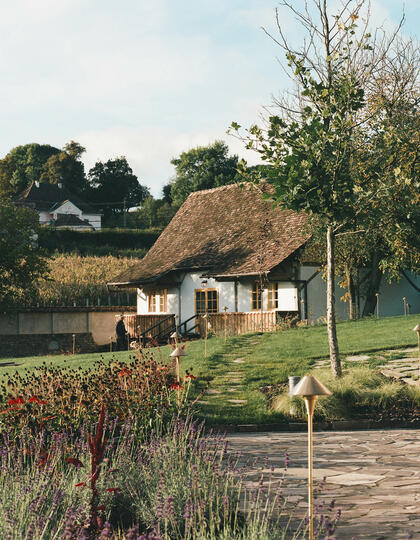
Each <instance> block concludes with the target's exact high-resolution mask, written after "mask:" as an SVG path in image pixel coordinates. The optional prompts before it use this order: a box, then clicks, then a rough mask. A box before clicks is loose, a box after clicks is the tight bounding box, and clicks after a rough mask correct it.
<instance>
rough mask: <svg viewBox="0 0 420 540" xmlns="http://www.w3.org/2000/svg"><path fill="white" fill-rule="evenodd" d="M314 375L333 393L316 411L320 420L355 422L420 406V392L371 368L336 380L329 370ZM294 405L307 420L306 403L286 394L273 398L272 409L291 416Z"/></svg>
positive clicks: (356, 370)
mask: <svg viewBox="0 0 420 540" xmlns="http://www.w3.org/2000/svg"><path fill="white" fill-rule="evenodd" d="M315 374H316V376H317V377H318V378H319V379H320V380H321V381H322V382H323V383H324V384H325V385H326V386H327V387H328V388H329V389H330V390H331V392H332V395H331V396H327V397H323V398H321V399H319V400H318V402H317V406H316V408H315V419H318V420H340V419H354V418H357V417H359V418H360V417H361V416H365V415H366V414H367V413H368V414H369V415H371V416H372V415H375V414H376V413H378V414H380V415H383V416H384V417H387V416H391V415H392V414H396V411H398V410H400V409H410V408H413V406H414V405H417V406H418V405H419V404H420V391H418V390H416V389H414V388H412V387H409V386H408V385H405V384H403V383H401V382H399V381H392V380H390V379H388V378H386V377H385V376H383V375H382V374H380V373H378V372H376V371H374V370H371V369H369V368H363V367H360V368H352V369H349V370H347V372H345V373H344V376H343V377H342V378H340V379H335V378H333V377H332V375H331V373H330V371H329V370H316V373H315ZM291 402H293V408H294V409H295V411H296V416H297V417H300V418H305V417H306V412H305V404H304V401H303V400H302V399H300V398H292V399H290V398H289V396H288V394H286V393H282V394H280V395H278V396H276V397H275V398H274V399H273V402H272V408H273V409H274V410H276V411H281V412H284V414H289V410H290V405H291ZM381 417H382V416H381Z"/></svg>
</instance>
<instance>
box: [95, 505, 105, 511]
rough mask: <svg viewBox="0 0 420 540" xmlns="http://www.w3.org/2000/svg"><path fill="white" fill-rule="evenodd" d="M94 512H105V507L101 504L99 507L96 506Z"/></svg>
mask: <svg viewBox="0 0 420 540" xmlns="http://www.w3.org/2000/svg"><path fill="white" fill-rule="evenodd" d="M96 510H105V506H104V505H103V504H101V505H100V506H98V507H97V508H96Z"/></svg>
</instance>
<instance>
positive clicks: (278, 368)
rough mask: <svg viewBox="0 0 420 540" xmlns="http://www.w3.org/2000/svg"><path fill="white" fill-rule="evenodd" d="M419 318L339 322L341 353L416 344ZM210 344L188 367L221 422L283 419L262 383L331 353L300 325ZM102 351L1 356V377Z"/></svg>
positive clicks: (108, 357)
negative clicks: (416, 329)
mask: <svg viewBox="0 0 420 540" xmlns="http://www.w3.org/2000/svg"><path fill="white" fill-rule="evenodd" d="M418 322H419V316H418V315H411V316H408V317H393V318H386V319H374V318H372V319H364V320H361V321H348V322H341V323H339V324H338V326H337V330H338V339H339V346H340V354H341V356H342V358H343V359H344V357H345V356H347V355H353V354H360V353H365V352H372V351H381V350H388V349H394V348H401V347H409V346H414V345H415V344H416V342H417V335H416V333H415V332H413V330H412V329H413V327H414V326H415V324H417V323H418ZM207 349H208V354H207V357H206V358H205V357H204V341H203V340H197V341H193V342H191V343H189V344H188V346H187V353H188V356H186V357H184V358H183V359H182V367H183V370H184V371H185V370H186V369H188V370H190V371H191V370H192V373H193V374H194V375H195V376H196V377H197V383H196V387H197V390H196V396H197V397H199V401H198V403H197V408H198V411H197V412H198V415H199V416H201V417H202V418H205V419H206V420H207V421H208V422H209V423H216V424H244V423H272V422H279V421H284V420H285V416H284V415H283V413H281V412H275V411H273V410H271V409H270V408H269V407H268V401H267V399H266V397H265V395H264V394H263V393H262V392H261V388H262V387H265V386H267V385H272V384H279V383H283V382H286V381H287V378H288V377H289V376H290V375H298V376H302V375H305V374H307V373H308V372H310V371H311V368H312V366H313V364H314V363H315V361H316V360H318V359H322V358H327V357H328V339H327V329H326V326H316V327H308V328H297V329H291V330H284V331H280V332H270V333H265V334H248V335H243V336H235V337H230V338H228V339H227V340H226V341H224V339H223V338H219V337H212V338H211V339H209V340H208V342H207ZM170 352H171V350H170V348H169V347H168V346H165V347H161V348H159V349H157V350H156V354H157V355H159V356H160V357H161V358H162V359H164V360H166V359H168V357H169V354H170ZM130 354H132V353H128V352H126V351H124V352H117V353H105V354H102V357H103V358H104V359H105V361H112V358H118V360H121V361H124V360H128V358H129V357H130ZM100 356H101V355H99V354H86V355H74V356H71V355H70V356H49V357H30V358H16V359H10V358H5V359H2V360H0V376H1V375H4V374H7V373H10V371H15V370H18V371H20V370H22V369H25V368H28V369H36V368H37V367H38V366H39V365H40V364H41V363H42V362H43V361H46V362H52V363H53V364H54V365H62V366H67V367H72V368H78V367H79V366H80V367H91V366H92V364H93V363H94V362H95V360H97V359H98V358H99V357H100ZM10 363H13V364H14V365H10ZM355 367H356V366H355ZM372 367H373V366H372ZM207 387H208V388H207ZM200 392H203V395H201V396H200V395H199V393H200Z"/></svg>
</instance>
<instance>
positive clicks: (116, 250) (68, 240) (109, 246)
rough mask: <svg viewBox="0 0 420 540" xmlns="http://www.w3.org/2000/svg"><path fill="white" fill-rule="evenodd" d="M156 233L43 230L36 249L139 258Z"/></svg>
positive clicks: (157, 233) (108, 230) (158, 232)
mask: <svg viewBox="0 0 420 540" xmlns="http://www.w3.org/2000/svg"><path fill="white" fill-rule="evenodd" d="M160 233H161V230H160V229H102V230H100V231H74V230H71V229H62V230H57V229H53V228H50V227H43V228H41V230H40V233H39V246H40V247H41V248H43V249H45V250H46V251H47V252H49V253H54V252H59V253H70V252H78V253H80V254H81V255H107V254H110V255H121V256H143V255H144V254H145V253H146V252H147V250H149V249H150V248H151V247H152V245H153V244H154V243H155V242H156V240H157V238H158V236H159V235H160Z"/></svg>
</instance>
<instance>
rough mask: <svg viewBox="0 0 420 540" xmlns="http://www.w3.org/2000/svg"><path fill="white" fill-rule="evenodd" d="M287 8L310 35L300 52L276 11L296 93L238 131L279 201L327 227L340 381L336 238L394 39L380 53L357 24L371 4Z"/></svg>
mask: <svg viewBox="0 0 420 540" xmlns="http://www.w3.org/2000/svg"><path fill="white" fill-rule="evenodd" d="M281 5H282V7H283V8H285V9H287V10H289V11H290V12H291V13H292V14H293V15H294V16H295V17H296V19H297V20H298V21H299V22H300V24H301V25H302V27H303V31H304V33H305V38H304V40H303V43H302V45H301V46H300V47H297V48H296V47H294V46H292V45H291V43H290V41H289V40H288V38H287V36H286V33H285V29H284V28H283V26H282V24H281V20H282V19H281V15H280V12H279V10H276V21H277V29H278V35H277V36H272V35H271V36H270V37H272V38H273V39H274V41H275V42H276V43H277V44H278V45H279V46H280V47H281V49H282V50H283V52H284V54H285V57H286V60H287V67H286V70H287V72H288V74H289V76H290V77H291V78H292V80H293V82H294V91H293V93H291V94H289V95H288V96H287V97H285V98H282V99H278V100H276V102H275V105H276V106H277V107H278V109H279V114H276V115H272V116H270V117H269V118H268V119H267V121H266V124H265V125H263V126H262V127H260V126H257V125H254V126H251V128H249V129H248V130H246V132H245V133H243V132H242V131H241V130H240V126H239V124H237V123H235V122H234V123H233V124H232V126H231V129H232V130H233V131H235V132H236V133H238V134H239V136H240V137H242V138H243V139H244V140H245V141H246V144H247V147H248V148H254V149H255V150H257V152H259V153H260V156H261V158H262V159H263V160H264V162H266V163H268V164H270V165H272V167H269V168H267V169H266V171H265V179H266V180H268V181H269V182H271V183H272V184H273V186H274V197H275V199H276V201H277V202H278V203H279V204H282V205H283V206H285V207H286V208H290V209H292V210H296V211H306V212H309V213H310V214H311V215H312V216H313V217H314V218H316V222H317V225H318V226H319V225H321V226H322V227H323V228H324V231H325V236H326V246H327V272H326V274H327V325H328V340H329V349H330V360H331V369H332V373H333V375H334V376H335V377H340V376H341V374H342V369H341V362H340V356H339V348H338V340H337V332H336V319H335V238H336V234H337V233H338V232H341V233H342V232H343V231H344V230H345V229H346V227H351V224H352V220H353V217H354V210H355V208H356V207H357V205H358V201H359V198H360V197H359V193H360V192H359V191H358V189H355V188H356V186H357V185H359V187H360V184H358V182H357V180H356V178H355V176H354V174H353V160H354V154H355V152H356V147H357V145H356V144H355V138H356V135H357V130H358V127H359V123H360V120H361V116H362V115H361V113H362V111H363V109H364V107H365V97H364V91H365V87H366V81H367V80H368V79H369V78H370V77H372V75H373V74H375V73H376V70H377V69H378V66H379V65H380V55H385V54H386V53H387V50H388V48H389V44H390V43H391V42H392V39H393V37H394V36H391V37H386V38H385V37H384V38H383V39H382V40H381V47H380V48H378V40H379V37H378V35H377V34H376V35H374V36H373V37H372V35H371V34H370V33H369V31H368V24H369V22H368V16H366V18H365V20H363V21H362V24H361V25H360V24H359V26H358V25H357V23H358V22H359V20H361V15H362V8H363V7H364V6H366V5H368V3H367V2H366V1H364V0H359V1H357V0H346V1H345V2H344V4H343V5H342V7H341V8H340V9H339V11H338V12H337V13H336V14H335V15H331V13H330V11H329V9H328V6H327V0H311V1H307V2H302V5H303V7H302V10H301V11H299V10H298V8H296V2H293V3H292V2H290V1H284V2H282V4H281ZM367 15H368V14H367ZM378 50H380V55H379V56H378Z"/></svg>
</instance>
